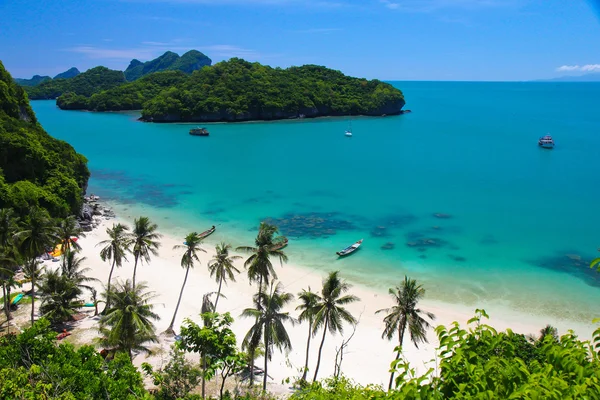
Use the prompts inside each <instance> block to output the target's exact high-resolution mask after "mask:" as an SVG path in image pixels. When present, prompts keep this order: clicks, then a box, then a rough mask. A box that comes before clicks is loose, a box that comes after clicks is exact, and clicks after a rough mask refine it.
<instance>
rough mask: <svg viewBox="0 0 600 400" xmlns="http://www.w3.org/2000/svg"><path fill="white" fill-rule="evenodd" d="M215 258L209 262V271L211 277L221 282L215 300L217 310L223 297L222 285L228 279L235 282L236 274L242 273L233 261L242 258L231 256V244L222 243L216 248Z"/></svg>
mask: <svg viewBox="0 0 600 400" xmlns="http://www.w3.org/2000/svg"><path fill="white" fill-rule="evenodd" d="M215 249H216V254H215V258H213V259H212V260H210V261H209V262H208V270H209V271H210V276H214V277H215V280H216V281H217V282H219V289H218V290H217V300H215V309H216V308H217V304H218V303H219V297H220V296H221V285H222V284H223V282H225V284H227V279H229V280H231V281H233V282H235V275H234V272H235V273H237V274H239V273H240V271H239V270H238V269H237V268H236V267H235V266H234V265H233V261H235V260H237V259H240V258H242V257H240V256H230V255H229V250H230V249H231V245H230V244H225V243H221V244H218V245H217V246H216V247H215Z"/></svg>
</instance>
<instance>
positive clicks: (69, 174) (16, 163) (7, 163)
mask: <svg viewBox="0 0 600 400" xmlns="http://www.w3.org/2000/svg"><path fill="white" fill-rule="evenodd" d="M86 163H87V160H86V159H85V157H83V156H82V155H80V154H77V153H76V152H75V150H74V149H73V147H71V145H69V144H68V143H66V142H64V141H61V140H57V139H54V138H53V137H51V136H50V135H48V134H47V133H46V132H45V131H44V129H42V127H41V125H40V124H39V123H38V121H37V119H36V116H35V114H34V112H33V110H32V109H31V107H30V105H29V101H28V100H27V96H26V95H25V91H24V90H23V88H22V87H21V86H19V85H17V84H16V83H15V82H14V80H13V78H12V77H11V76H10V74H9V73H8V72H7V71H6V69H4V65H3V64H2V62H0V208H4V207H12V208H14V209H15V211H17V212H18V213H20V214H21V215H25V214H26V213H27V212H28V211H29V210H30V208H31V207H33V206H36V205H38V206H41V207H43V208H46V209H47V210H48V211H49V212H50V214H51V215H52V216H54V217H64V216H67V215H69V214H75V213H78V212H79V209H80V207H81V204H82V199H83V193H84V191H85V189H86V187H87V181H88V178H89V176H90V173H89V171H88V169H87V166H86Z"/></svg>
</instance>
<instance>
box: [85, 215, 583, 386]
mask: <svg viewBox="0 0 600 400" xmlns="http://www.w3.org/2000/svg"><path fill="white" fill-rule="evenodd" d="M111 206H112V205H111ZM117 222H121V223H124V224H126V225H128V226H129V227H131V226H132V224H133V220H129V219H124V218H123V217H122V216H121V215H119V213H117V215H116V218H111V219H108V220H107V219H103V220H102V221H101V223H100V224H99V226H98V227H97V228H95V229H94V230H93V231H91V232H88V233H87V236H86V237H85V238H81V239H80V242H79V243H80V244H81V246H82V251H81V254H80V256H82V257H86V265H87V266H89V267H90V268H91V270H92V271H91V273H90V276H92V277H94V278H97V279H99V280H100V282H98V283H96V284H94V286H96V287H97V289H100V288H101V287H102V284H103V283H105V282H106V279H107V277H108V272H109V265H108V263H104V262H102V260H101V259H100V256H99V250H100V249H99V248H98V247H96V244H97V243H98V242H100V241H102V240H105V239H106V237H107V235H106V232H105V230H106V228H107V227H110V226H112V224H113V223H117ZM155 222H156V221H155ZM158 231H159V232H160V233H161V234H163V237H162V238H161V247H160V249H159V256H158V257H153V259H152V261H151V262H150V264H148V265H146V264H144V265H141V266H139V268H138V280H139V281H145V282H146V283H147V284H148V287H149V290H151V291H153V292H154V293H155V294H156V298H155V299H154V301H153V304H155V309H154V311H155V312H156V313H157V314H158V315H159V316H160V317H161V319H160V320H159V321H158V322H157V323H156V328H157V329H156V332H157V334H159V339H160V342H161V343H160V344H159V345H157V346H156V345H152V346H150V347H151V348H156V349H160V351H159V354H157V355H154V356H151V357H148V358H147V357H146V356H145V355H143V354H141V355H138V356H136V357H135V358H134V364H135V365H137V366H140V365H141V363H142V362H149V363H151V364H153V365H159V364H160V363H161V362H162V358H163V357H164V356H165V355H166V353H168V349H169V346H170V344H172V343H173V339H172V338H166V337H165V336H164V335H160V334H161V333H162V332H164V331H165V329H166V328H167V326H168V324H169V322H170V320H171V318H172V316H173V311H174V308H175V305H176V303H177V298H178V296H179V291H180V289H181V284H182V282H183V276H184V274H185V270H184V269H183V268H181V266H180V257H181V254H180V253H181V250H173V246H175V245H180V244H181V242H182V241H183V238H179V237H177V236H175V235H173V234H172V233H170V232H168V231H167V232H166V231H162V230H161V229H160V223H159V230H158ZM253 234H255V232H254V233H253ZM215 244H216V241H215V239H214V238H213V239H211V237H208V238H207V240H206V241H205V242H204V245H203V246H202V247H203V248H204V249H205V250H206V251H207V253H201V254H200V260H201V262H200V264H199V265H196V266H195V268H194V269H192V270H190V276H189V278H188V282H187V285H186V288H185V290H184V293H183V297H182V301H181V305H180V308H179V312H178V315H177V320H176V324H175V326H176V329H175V330H176V332H178V331H179V329H178V328H179V326H180V325H181V323H182V322H183V320H184V319H185V318H191V319H192V320H194V321H197V322H198V321H199V319H200V318H199V312H200V305H201V302H202V295H203V294H204V293H207V292H210V291H216V289H217V283H216V282H215V281H214V280H213V279H212V278H210V276H209V272H208V269H207V264H208V261H209V260H210V259H211V258H212V256H213V255H214V245H215ZM234 245H235V244H234ZM290 245H291V246H293V243H290ZM235 254H239V253H235ZM240 255H242V254H240ZM242 256H243V255H242ZM130 258H131V257H130ZM130 261H131V260H130ZM243 262H244V258H242V259H241V260H237V261H236V262H235V265H236V267H237V268H238V269H239V270H240V272H241V273H240V274H239V275H237V276H236V280H237V282H229V283H228V285H227V286H226V285H223V289H222V293H223V294H224V295H225V296H227V298H222V299H221V300H219V309H218V310H217V311H218V312H221V313H224V312H230V313H231V316H232V317H233V318H234V320H235V322H234V323H233V325H232V329H233V331H234V332H235V334H236V336H237V341H238V346H239V345H240V344H241V341H242V339H243V337H244V335H245V334H246V332H247V331H248V329H249V328H250V326H251V325H252V321H250V320H248V319H242V318H240V314H241V312H242V310H243V309H244V308H246V307H250V306H251V305H252V302H251V299H252V295H253V294H254V293H255V289H256V288H255V287H254V286H250V285H249V284H248V280H247V277H246V274H245V270H244V268H243ZM275 269H276V272H277V274H278V278H279V279H278V280H279V281H280V282H281V283H282V285H284V290H285V291H287V292H290V293H292V294H294V295H296V294H297V293H298V292H300V291H301V290H302V289H306V288H308V287H309V286H310V287H311V289H312V290H313V291H320V288H321V280H322V278H323V277H324V276H325V273H324V272H323V271H322V270H320V269H317V268H310V267H307V266H303V265H301V264H299V263H298V262H296V261H295V260H294V259H293V257H292V258H291V260H290V262H289V263H287V264H284V265H283V267H281V266H279V265H278V264H275ZM335 269H340V268H339V266H338V267H337V268H335ZM331 270H334V268H332V269H331ZM132 271H133V263H132V262H129V263H125V264H124V265H123V267H122V268H120V269H117V268H115V273H114V275H113V277H114V279H130V278H131V274H132ZM340 275H341V277H342V278H346V277H347V274H344V271H343V269H341V273H340ZM401 278H402V277H398V279H397V282H391V281H390V286H395V285H396V284H397V283H399V282H400V279H401ZM349 283H351V284H352V285H353V287H352V289H351V293H352V294H355V295H356V296H358V297H359V298H360V299H361V301H360V302H357V303H354V304H352V305H350V306H349V307H348V309H349V311H350V312H351V313H352V314H353V315H354V316H355V317H356V318H357V319H359V316H360V322H359V324H358V326H357V329H356V334H355V335H354V337H353V338H352V340H351V341H350V343H349V345H348V347H347V349H346V351H345V353H344V364H343V365H342V372H343V374H344V375H345V376H347V377H348V378H350V379H352V380H354V381H356V382H357V383H360V384H363V385H366V384H378V385H382V386H384V387H387V386H386V385H387V382H388V379H389V373H388V370H389V365H390V363H391V361H392V360H393V358H394V353H393V350H394V347H395V346H396V343H395V342H388V341H387V340H384V339H382V338H381V333H382V330H383V322H382V319H383V316H382V315H375V311H377V310H379V309H382V308H387V307H390V306H392V302H391V299H390V298H389V295H388V294H387V290H383V289H381V290H380V289H379V288H374V287H367V286H366V285H364V284H362V283H360V282H354V281H351V280H349ZM425 289H426V290H427V287H426V286H425ZM297 305H298V302H297V299H295V301H294V302H292V303H291V306H290V307H288V308H287V309H286V310H285V311H288V312H290V315H292V316H293V317H297V315H298V312H296V311H295V310H294V309H295V307H296V306H297ZM419 307H420V308H421V309H422V310H425V311H429V312H433V313H434V314H435V315H436V317H437V318H436V320H435V321H433V323H432V327H436V326H438V325H445V326H448V325H450V324H451V323H453V322H454V321H457V322H459V323H460V324H461V326H462V327H463V328H465V327H466V321H467V320H468V319H470V318H471V317H473V315H474V314H475V308H483V309H485V310H486V312H487V313H488V314H489V315H490V320H489V321H487V323H488V324H489V325H491V326H493V327H494V328H496V329H498V330H506V329H507V328H510V329H512V330H513V331H515V332H517V333H523V334H530V333H531V334H537V333H538V332H539V330H540V329H541V328H542V327H544V326H545V325H546V324H548V323H550V324H552V325H554V326H555V327H556V328H558V331H559V334H564V333H566V332H567V330H569V329H572V330H574V331H575V332H576V334H578V335H579V336H580V338H581V339H584V340H586V339H589V338H591V335H592V332H593V329H594V327H593V325H592V324H591V323H590V324H584V323H577V322H575V321H569V320H557V319H555V318H552V317H550V316H545V315H533V314H525V313H521V312H518V311H515V310H511V309H510V308H508V307H505V306H503V305H502V304H498V303H493V302H489V303H486V304H480V305H477V307H470V306H467V305H461V304H451V303H444V302H441V301H436V300H430V299H428V298H427V295H426V297H425V299H424V300H423V301H422V302H421V303H420V304H419ZM96 324H97V320H95V319H93V318H88V319H86V320H84V321H83V322H82V323H81V325H80V326H79V328H78V330H80V334H79V335H78V338H79V340H81V341H84V342H91V341H92V339H93V337H95V335H96V333H95V331H94V330H93V329H90V328H93V327H94V326H95V325H96ZM286 328H287V330H288V334H289V336H290V339H291V341H292V345H293V349H292V351H291V352H290V353H289V354H287V355H286V354H283V353H280V352H278V351H275V353H274V354H273V360H272V361H271V362H270V363H269V375H270V376H272V377H273V379H272V380H271V381H270V384H271V387H272V389H273V390H274V391H276V392H279V393H285V392H286V391H289V386H290V385H289V384H286V385H282V382H283V381H284V380H285V379H286V378H291V380H292V381H293V378H294V377H299V376H300V375H301V373H300V372H299V371H300V369H301V368H302V367H303V365H304V357H305V354H306V353H305V351H306V347H305V346H306V339H307V330H308V326H307V325H306V324H302V325H295V326H294V327H292V326H290V325H288V326H286ZM81 329H83V330H84V331H83V332H81ZM344 333H345V334H346V336H348V335H350V334H351V333H352V327H351V326H349V325H345V330H344ZM427 338H428V340H429V343H425V344H422V345H420V346H419V348H418V349H417V348H415V346H414V345H413V344H412V343H405V345H404V353H403V354H404V357H405V358H406V359H407V360H408V361H409V362H410V365H411V367H412V368H415V369H416V371H417V373H418V374H422V373H424V372H425V371H426V370H427V369H428V366H429V365H430V362H431V361H430V360H435V359H436V357H437V355H436V352H435V349H436V347H437V345H438V341H437V337H436V335H435V332H434V329H433V328H432V329H429V330H428V332H427ZM342 340H343V339H342V336H340V335H336V336H330V335H328V336H327V338H326V339H325V346H324V348H323V358H322V363H321V368H320V371H319V376H320V378H325V377H327V376H330V375H331V374H332V373H333V367H334V359H335V352H336V347H339V346H340V345H341V342H342ZM319 343H320V335H317V336H316V337H315V338H313V339H312V340H311V352H310V357H311V358H310V363H309V374H308V376H309V378H310V377H312V374H311V370H312V368H314V365H315V362H316V355H317V348H318V345H319ZM164 352H166V353H164ZM261 362H262V360H260V359H258V360H257V364H260V363H261Z"/></svg>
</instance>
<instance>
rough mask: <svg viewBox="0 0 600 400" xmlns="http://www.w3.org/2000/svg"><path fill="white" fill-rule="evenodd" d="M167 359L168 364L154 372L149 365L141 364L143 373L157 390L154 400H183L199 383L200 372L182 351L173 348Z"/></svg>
mask: <svg viewBox="0 0 600 400" xmlns="http://www.w3.org/2000/svg"><path fill="white" fill-rule="evenodd" d="M169 357H170V358H169V362H168V363H167V364H166V365H165V366H164V367H162V368H160V369H158V370H156V371H154V370H153V368H152V366H151V365H150V364H148V363H143V364H142V370H143V371H144V373H145V374H146V375H148V376H150V377H151V378H152V382H153V383H154V385H155V386H158V388H159V390H158V393H157V394H156V400H177V399H181V398H185V396H187V395H188V394H189V393H190V392H191V391H192V390H193V389H194V388H196V386H198V383H199V382H200V377H201V374H202V373H201V371H200V370H199V369H198V368H195V367H194V366H193V365H192V364H191V363H190V362H189V361H187V360H186V359H185V353H184V352H183V350H181V349H179V348H178V347H176V346H173V347H172V348H171V352H170V354H169Z"/></svg>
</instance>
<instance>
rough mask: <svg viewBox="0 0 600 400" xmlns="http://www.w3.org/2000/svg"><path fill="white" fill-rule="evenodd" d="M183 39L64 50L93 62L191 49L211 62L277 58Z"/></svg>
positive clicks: (236, 47) (242, 49)
mask: <svg viewBox="0 0 600 400" xmlns="http://www.w3.org/2000/svg"><path fill="white" fill-rule="evenodd" d="M182 41H184V40H183V39H174V40H171V41H169V42H154V41H145V42H142V43H141V45H140V46H138V47H132V48H126V49H123V48H106V47H96V46H88V45H86V46H75V47H70V48H67V49H64V50H65V51H70V52H73V53H79V54H83V55H85V56H86V57H87V58H89V59H93V60H131V59H133V58H137V59H138V60H142V61H145V60H151V59H153V58H156V57H158V56H160V55H161V54H163V53H164V52H165V51H167V50H170V51H174V52H178V53H179V54H180V55H181V54H182V53H185V52H186V51H189V50H191V49H197V50H200V51H202V52H204V53H206V55H207V56H209V57H210V58H212V59H213V60H215V59H217V60H223V59H228V58H232V57H239V58H244V59H250V60H259V59H264V58H272V57H277V56H278V55H276V54H263V53H260V52H258V51H256V50H253V49H246V48H243V47H240V46H236V45H231V44H215V45H209V46H197V45H185V46H182V43H181V42H182Z"/></svg>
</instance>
